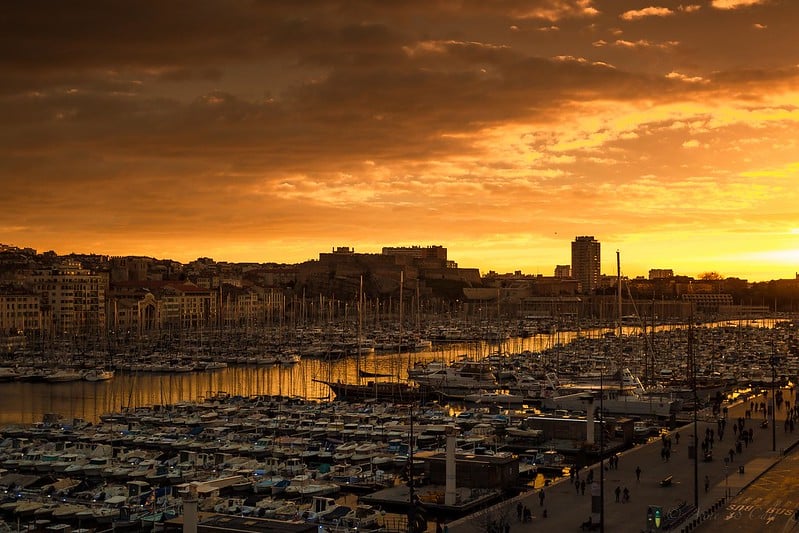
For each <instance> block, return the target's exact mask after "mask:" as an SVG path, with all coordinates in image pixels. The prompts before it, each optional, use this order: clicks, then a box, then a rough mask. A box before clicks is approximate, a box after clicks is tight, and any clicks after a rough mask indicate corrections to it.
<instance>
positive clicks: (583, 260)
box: [572, 235, 600, 294]
mask: <svg viewBox="0 0 799 533" xmlns="http://www.w3.org/2000/svg"><path fill="white" fill-rule="evenodd" d="M599 259H600V256H599V241H597V240H596V239H594V236H593V235H584V236H581V237H576V238H575V239H574V242H572V277H573V278H575V279H576V280H577V281H579V282H580V291H581V292H583V293H585V294H588V293H591V292H593V291H594V290H595V289H596V288H597V286H598V285H599V274H600V262H599Z"/></svg>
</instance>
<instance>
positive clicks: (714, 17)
mask: <svg viewBox="0 0 799 533" xmlns="http://www.w3.org/2000/svg"><path fill="white" fill-rule="evenodd" d="M0 10H2V13H3V14H2V16H0V66H1V67H2V72H3V76H2V77H0V123H1V124H2V129H1V130H0V136H2V142H0V186H1V187H0V242H4V243H8V244H15V245H18V246H31V247H34V248H37V249H39V250H40V251H44V250H49V249H52V250H55V251H57V252H59V253H69V252H85V253H88V252H96V253H109V254H114V255H148V256H154V257H159V258H171V259H176V260H178V261H184V262H186V261H190V260H192V259H195V258H197V257H199V256H210V257H213V258H214V259H216V260H219V261H222V260H227V261H258V262H267V261H275V262H291V263H293V262H299V261H303V260H306V259H313V258H316V257H318V253H319V252H323V251H329V250H330V249H331V248H332V247H334V246H351V247H354V248H355V250H356V251H359V252H377V251H379V250H380V248H381V247H382V246H395V245H411V244H419V245H430V244H441V245H443V246H446V247H447V248H448V249H449V255H450V258H452V259H454V260H455V261H457V262H458V263H459V264H460V265H461V266H465V267H478V268H480V269H481V271H483V272H486V271H488V270H490V269H491V270H496V271H499V272H508V271H512V270H522V271H523V272H525V273H542V274H545V275H551V274H552V272H553V269H554V266H555V265H556V264H568V263H569V261H570V242H571V241H572V240H573V239H574V237H575V236H576V235H594V236H595V237H596V238H597V239H598V240H599V241H600V242H601V243H602V246H603V254H602V255H603V261H602V263H603V272H605V273H609V274H613V273H615V251H616V250H617V249H618V250H620V251H621V255H622V271H623V273H624V274H625V275H629V276H636V275H642V274H646V272H647V271H648V269H650V268H671V269H673V270H674V271H675V273H678V274H685V275H693V276H696V275H698V274H700V273H701V272H705V271H709V270H714V271H717V272H719V273H721V274H722V275H725V276H739V277H743V278H747V279H750V280H752V281H757V280H768V279H778V278H789V277H790V278H792V277H794V275H795V273H796V272H797V271H799V214H798V213H799V208H798V207H797V206H799V198H797V196H798V193H797V187H796V185H797V183H799V181H798V180H797V177H799V151H797V143H798V142H799V136H797V134H796V132H797V122H799V46H797V41H796V27H795V24H796V22H797V21H799V2H797V1H795V0H696V1H693V2H692V1H691V0H687V1H660V2H644V1H636V0H624V1H622V2H620V1H618V0H524V1H522V0H505V1H499V2H487V1H484V0H438V1H437V0H423V1H421V0H409V1H406V2H393V1H385V0H371V1H368V0H361V1H346V2H345V1H342V2H330V1H313V0H309V1H304V2H258V1H255V0H251V1H248V0H232V1H221V0H220V1H216V2H208V1H201V0H199V1H198V0H191V1H189V0H183V1H170V2H163V1H160V0H154V1H135V2H134V1H130V2H124V1H123V2H110V3H107V2H44V1H36V0H33V1H24V2H23V1H19V2H7V3H3V4H2V7H0Z"/></svg>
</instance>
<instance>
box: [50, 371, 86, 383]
mask: <svg viewBox="0 0 799 533" xmlns="http://www.w3.org/2000/svg"><path fill="white" fill-rule="evenodd" d="M82 379H83V374H82V373H81V372H78V371H77V370H55V371H53V372H50V373H49V374H45V376H44V380H45V381H47V382H48V383H66V382H68V381H80V380H82Z"/></svg>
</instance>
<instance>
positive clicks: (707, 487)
mask: <svg viewBox="0 0 799 533" xmlns="http://www.w3.org/2000/svg"><path fill="white" fill-rule="evenodd" d="M708 490H710V478H709V477H708V476H705V492H707V491H708Z"/></svg>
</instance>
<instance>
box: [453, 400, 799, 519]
mask: <svg viewBox="0 0 799 533" xmlns="http://www.w3.org/2000/svg"><path fill="white" fill-rule="evenodd" d="M784 397H785V399H786V400H788V401H790V404H791V405H794V403H795V398H794V395H793V393H791V392H790V391H785V392H784ZM751 400H754V401H755V402H757V403H759V402H761V401H764V402H766V401H768V400H766V399H765V398H764V397H763V396H758V397H756V398H751ZM749 407H750V404H749V400H747V401H746V402H745V403H743V402H740V403H737V404H735V405H731V406H728V418H727V425H726V430H725V433H724V438H723V440H721V441H719V439H718V434H717V429H718V423H717V419H716V418H714V417H712V416H711V414H710V412H709V410H706V411H702V412H700V414H699V416H698V423H697V429H698V432H697V433H698V435H699V439H698V440H699V443H700V444H699V445H700V448H699V454H700V458H702V450H701V443H702V440H703V439H704V438H705V435H706V432H707V430H708V428H712V429H713V431H714V434H715V440H714V445H713V460H712V461H710V462H705V461H700V462H699V463H698V465H697V470H698V476H697V478H698V500H699V509H700V511H702V510H706V509H711V508H713V506H714V505H715V504H716V503H717V502H719V501H720V500H721V499H722V498H723V497H725V495H729V496H735V495H737V494H738V493H739V492H740V491H742V490H743V489H744V488H745V487H747V486H748V485H749V484H751V483H752V482H753V481H754V480H755V479H757V478H758V477H759V476H760V475H762V474H763V473H764V472H765V471H766V470H768V469H769V468H771V467H772V466H773V465H774V464H776V463H777V462H778V461H779V460H780V459H781V457H782V451H783V450H786V449H788V448H790V447H793V446H794V445H795V444H796V443H797V442H798V441H799V428H797V429H796V431H795V432H793V433H791V432H786V431H785V430H784V420H785V407H784V406H783V407H782V409H780V410H778V411H777V425H776V450H777V451H776V452H774V451H772V428H771V427H768V428H761V427H760V423H761V421H762V420H763V414H762V413H761V412H753V413H752V418H751V419H746V420H745V426H744V429H745V430H749V429H750V428H751V429H752V431H753V440H752V443H751V444H749V445H748V446H742V448H741V453H734V454H733V460H732V462H731V463H729V465H725V461H724V456H726V457H728V458H729V450H730V449H733V450H735V442H736V435H735V433H734V432H733V424H734V423H735V422H736V421H737V420H738V418H739V417H744V416H745V412H746V411H747V410H749ZM676 433H679V434H680V439H679V444H678V443H677V436H676ZM693 433H694V431H693V423H690V424H688V425H687V426H683V427H681V428H678V429H677V430H675V431H673V432H671V433H670V434H669V437H670V439H671V455H670V457H669V460H668V461H665V460H664V459H663V457H662V456H661V450H662V448H663V444H662V442H661V440H658V441H656V442H651V443H648V444H645V445H640V446H636V447H634V448H632V449H630V450H628V451H626V452H623V453H622V454H620V455H619V456H618V468H617V469H610V470H607V471H606V472H605V480H604V481H605V483H604V486H605V490H604V495H605V497H604V501H605V505H604V508H605V513H604V515H605V531H607V532H614V533H625V532H634V533H639V532H641V531H646V530H647V521H646V517H647V510H648V508H649V506H650V505H658V506H661V507H662V509H663V512H664V513H667V512H668V511H669V510H671V509H673V508H675V507H677V506H678V505H679V504H680V503H682V502H687V503H688V504H689V505H693V503H694V495H695V493H696V492H695V488H694V487H695V484H694V479H695V478H694V464H695V463H694V461H693V459H691V458H689V444H692V441H693ZM605 464H606V465H607V461H605ZM637 467H640V469H641V476H640V480H637V479H636V468H637ZM740 467H743V468H742V469H740ZM592 469H593V471H594V480H595V481H596V482H598V481H599V477H600V476H599V465H594V466H593V467H592ZM588 470H589V469H583V470H582V471H581V472H580V473H579V475H580V478H581V479H585V478H586V476H587V474H588ZM667 477H671V485H670V486H668V487H661V484H660V482H661V481H662V480H663V479H665V478H667ZM706 478H707V482H708V486H707V490H706V489H705V480H706ZM616 487H619V488H620V490H622V491H623V490H624V488H625V487H626V488H627V489H628V490H629V493H630V500H629V502H628V503H622V502H619V503H617V502H616V496H615V489H616ZM598 489H599V487H598V483H597V486H596V487H595V488H594V490H595V491H596V494H597V496H598V495H599V490H598ZM540 490H543V491H544V499H543V504H541V501H540V496H539V494H538V493H539V491H540ZM591 499H592V498H591V489H590V487H586V490H585V494H581V493H580V492H579V491H577V490H575V485H574V484H573V483H572V482H571V481H570V479H568V478H565V479H561V480H558V481H556V482H554V483H553V484H551V485H550V486H548V487H545V488H543V489H537V490H535V491H530V492H526V493H524V494H522V495H520V496H518V497H516V498H513V499H511V500H508V501H505V502H502V503H500V504H497V505H496V506H494V507H492V508H490V509H488V510H486V511H482V512H480V513H477V514H476V515H471V516H469V517H465V518H461V519H459V520H456V521H453V522H450V523H449V524H448V525H449V528H448V529H449V533H487V532H488V530H489V524H490V523H491V522H494V521H496V522H507V523H508V524H509V525H510V529H509V532H508V531H506V532H502V531H500V532H499V533H519V532H527V531H580V524H581V523H583V522H585V521H586V520H588V517H589V516H590V515H591ZM518 502H521V503H522V505H523V506H526V507H528V508H529V509H530V510H531V511H532V516H533V518H532V520H531V521H529V522H520V521H519V520H518V519H517V514H516V510H517V503H518ZM595 516H597V515H595ZM676 531H680V528H679V527H678V528H676Z"/></svg>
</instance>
